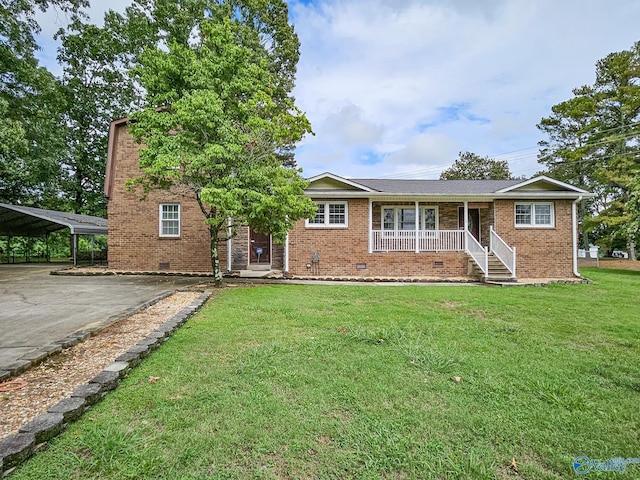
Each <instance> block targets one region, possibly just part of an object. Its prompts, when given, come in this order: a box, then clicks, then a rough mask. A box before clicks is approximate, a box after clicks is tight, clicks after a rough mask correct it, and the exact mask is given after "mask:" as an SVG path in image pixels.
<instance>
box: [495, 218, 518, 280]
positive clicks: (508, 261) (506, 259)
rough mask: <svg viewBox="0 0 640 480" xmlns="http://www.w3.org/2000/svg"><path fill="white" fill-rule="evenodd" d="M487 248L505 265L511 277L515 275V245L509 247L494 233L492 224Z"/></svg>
mask: <svg viewBox="0 0 640 480" xmlns="http://www.w3.org/2000/svg"><path fill="white" fill-rule="evenodd" d="M489 231H490V236H489V250H490V251H491V253H493V254H494V255H495V256H496V257H498V259H499V260H500V261H501V262H502V263H503V264H504V266H505V267H507V270H509V273H511V276H512V277H515V276H516V247H515V246H514V247H510V246H509V245H507V243H506V242H505V241H504V240H503V239H502V238H501V237H500V235H498V234H497V233H496V231H495V230H494V229H493V225H491V226H490V228H489Z"/></svg>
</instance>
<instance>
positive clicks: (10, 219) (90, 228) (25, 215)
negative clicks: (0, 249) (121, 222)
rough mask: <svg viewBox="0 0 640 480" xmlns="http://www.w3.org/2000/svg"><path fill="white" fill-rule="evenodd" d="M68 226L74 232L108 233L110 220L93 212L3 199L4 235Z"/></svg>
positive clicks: (0, 209)
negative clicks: (49, 208) (75, 211)
mask: <svg viewBox="0 0 640 480" xmlns="http://www.w3.org/2000/svg"><path fill="white" fill-rule="evenodd" d="M63 228H68V229H69V230H70V231H71V234H72V235H106V234H107V220H106V219H104V218H100V217H92V216H90V215H80V214H77V213H67V212H56V211H54V210H44V209H42V208H34V207H23V206H22V205H7V204H5V203H0V235H16V236H18V235H23V236H36V235H45V234H47V233H51V232H55V231H57V230H62V229H63Z"/></svg>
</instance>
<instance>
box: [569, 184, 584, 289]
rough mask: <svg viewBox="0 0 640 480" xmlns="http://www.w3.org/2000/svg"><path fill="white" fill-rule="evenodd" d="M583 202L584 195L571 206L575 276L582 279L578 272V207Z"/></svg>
mask: <svg viewBox="0 0 640 480" xmlns="http://www.w3.org/2000/svg"><path fill="white" fill-rule="evenodd" d="M581 201H582V195H580V196H579V197H578V198H577V199H576V200H574V202H573V203H572V204H571V230H572V237H573V274H574V275H575V276H576V277H580V278H582V276H581V275H580V272H578V213H577V206H578V203H579V202H581Z"/></svg>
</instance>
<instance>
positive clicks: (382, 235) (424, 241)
mask: <svg viewBox="0 0 640 480" xmlns="http://www.w3.org/2000/svg"><path fill="white" fill-rule="evenodd" d="M416 233H417V249H416ZM371 248H372V250H373V251H374V252H415V251H416V250H417V251H419V252H463V251H464V231H463V230H419V231H418V232H416V231H415V230H372V231H371Z"/></svg>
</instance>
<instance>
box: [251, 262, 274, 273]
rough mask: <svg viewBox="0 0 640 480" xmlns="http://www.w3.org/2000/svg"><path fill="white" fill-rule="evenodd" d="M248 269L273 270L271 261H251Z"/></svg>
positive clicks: (258, 270)
mask: <svg viewBox="0 0 640 480" xmlns="http://www.w3.org/2000/svg"><path fill="white" fill-rule="evenodd" d="M247 270H253V271H255V272H264V271H269V270H271V264H270V263H251V264H249V266H248V267H247Z"/></svg>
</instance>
